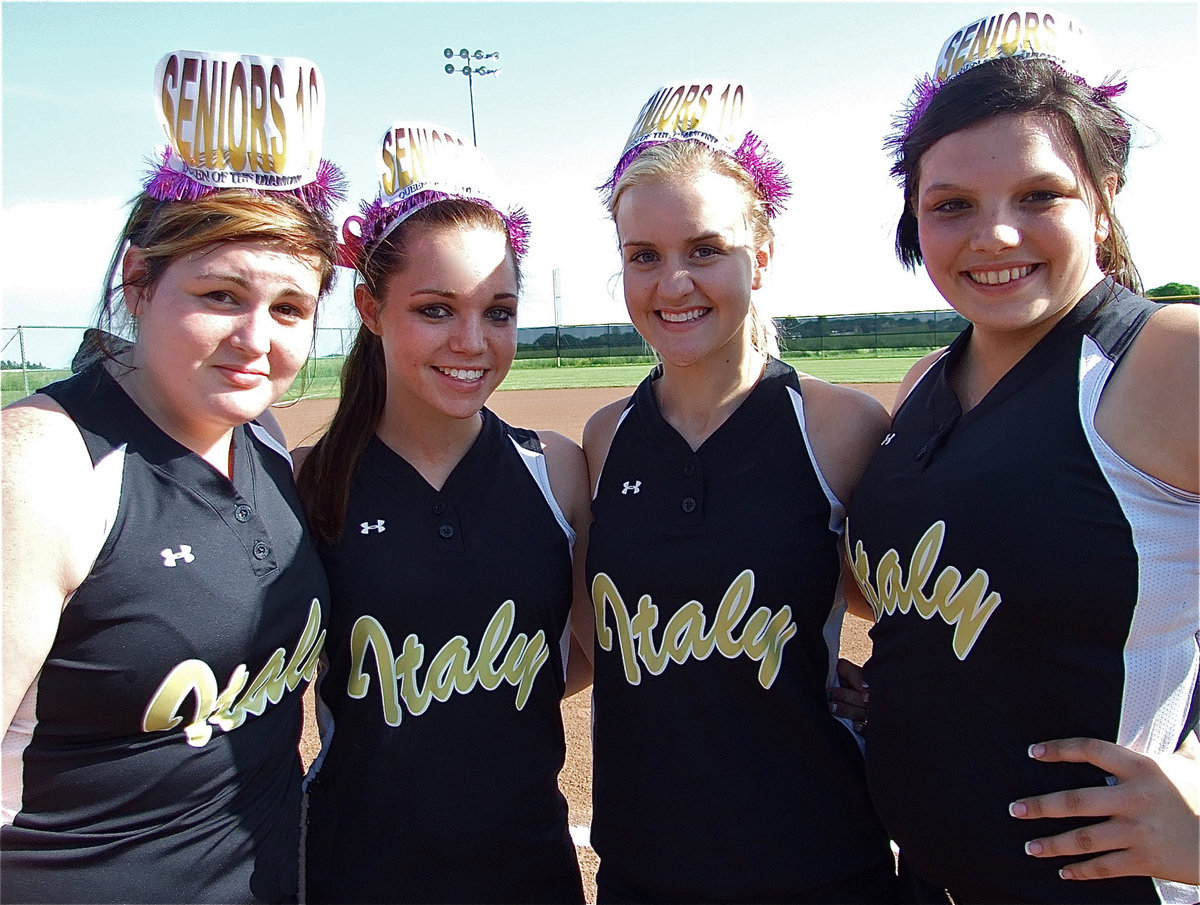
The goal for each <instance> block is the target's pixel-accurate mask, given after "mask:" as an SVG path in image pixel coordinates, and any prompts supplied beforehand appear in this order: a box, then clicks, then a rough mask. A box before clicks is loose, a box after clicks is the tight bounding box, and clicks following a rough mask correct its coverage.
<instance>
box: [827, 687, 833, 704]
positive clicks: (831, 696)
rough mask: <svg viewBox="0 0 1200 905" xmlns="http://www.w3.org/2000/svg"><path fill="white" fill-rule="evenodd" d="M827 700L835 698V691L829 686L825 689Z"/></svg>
mask: <svg viewBox="0 0 1200 905" xmlns="http://www.w3.org/2000/svg"><path fill="white" fill-rule="evenodd" d="M825 700H827V701H832V700H833V692H832V691H831V690H830V689H828V688H826V689H825Z"/></svg>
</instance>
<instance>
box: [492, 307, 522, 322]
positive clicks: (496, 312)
mask: <svg viewBox="0 0 1200 905" xmlns="http://www.w3.org/2000/svg"><path fill="white" fill-rule="evenodd" d="M516 316H517V312H515V311H513V310H512V309H511V308H492V309H491V310H489V311H488V313H487V314H485V315H484V317H486V318H487V319H488V320H492V321H496V322H497V323H501V324H507V323H508V322H509V321H511V320H513V319H514V318H516Z"/></svg>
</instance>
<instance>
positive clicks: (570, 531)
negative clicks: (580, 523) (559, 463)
mask: <svg viewBox="0 0 1200 905" xmlns="http://www.w3.org/2000/svg"><path fill="white" fill-rule="evenodd" d="M509 439H510V440H511V439H512V438H511V437H510V438H509ZM512 444H513V448H514V449H515V450H516V451H517V452H518V453H520V455H521V461H522V462H524V463H525V467H526V468H528V469H529V473H530V474H531V475H533V479H534V480H535V481H536V482H537V485H538V487H539V488H541V491H542V496H544V497H545V498H546V505H547V506H549V507H550V511H551V512H553V513H554V518H555V519H556V520H557V521H558V524H559V527H561V528H562V529H563V533H564V534H566V535H567V540H569V541H570V542H571V549H572V550H574V549H575V529H574V528H572V527H571V523H570V522H568V521H567V517H566V516H565V515H563V511H562V509H560V508H559V506H558V500H556V499H555V498H554V491H553V489H551V487H550V473H549V472H548V471H546V456H545V455H544V454H542V453H535V452H531V451H530V450H528V449H526V448H525V447H524V446H521V445H520V444H519V443H517V442H516V441H515V440H513V441H512Z"/></svg>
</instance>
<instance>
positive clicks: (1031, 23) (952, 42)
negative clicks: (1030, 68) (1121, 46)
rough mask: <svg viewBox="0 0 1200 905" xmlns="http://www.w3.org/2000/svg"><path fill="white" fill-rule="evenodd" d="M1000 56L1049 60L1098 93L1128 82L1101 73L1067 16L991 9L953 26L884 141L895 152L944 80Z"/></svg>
mask: <svg viewBox="0 0 1200 905" xmlns="http://www.w3.org/2000/svg"><path fill="white" fill-rule="evenodd" d="M1002 57H1014V58H1037V59H1045V60H1050V61H1051V62H1052V63H1054V64H1055V65H1056V66H1058V67H1059V69H1061V70H1062V71H1063V72H1064V73H1066V74H1067V75H1069V76H1070V77H1071V78H1073V79H1074V80H1075V81H1076V82H1078V83H1079V84H1081V85H1084V86H1087V87H1089V88H1092V90H1093V91H1094V92H1095V93H1096V94H1097V96H1102V97H1106V98H1113V97H1117V96H1119V95H1120V94H1122V93H1123V92H1124V91H1125V88H1126V83H1125V82H1119V83H1109V82H1106V81H1102V80H1101V79H1100V74H1099V73H1098V72H1097V70H1096V62H1095V56H1094V54H1093V50H1092V46H1091V44H1090V42H1089V41H1088V39H1087V38H1086V36H1085V35H1084V32H1083V28H1082V27H1081V26H1080V24H1079V23H1078V22H1077V21H1076V20H1075V19H1072V18H1071V17H1070V16H1065V15H1059V14H1057V13H1055V12H1053V11H1052V10H1049V9H1038V8H1024V9H1017V10H1010V11H1008V12H1000V13H995V14H994V15H989V16H987V17H985V18H982V19H976V20H975V21H973V22H970V23H969V24H967V25H965V26H963V27H962V28H959V29H957V30H956V31H955V32H954V33H953V34H951V35H950V37H948V38H947V39H946V40H945V42H944V43H943V44H942V49H941V50H940V51H939V52H938V56H937V59H936V60H935V61H934V66H933V69H932V70H931V71H930V72H929V73H928V74H926V75H924V76H922V77H921V78H919V79H918V80H917V83H916V85H915V86H914V88H913V90H912V93H911V94H910V95H909V99H908V102H907V104H906V105H905V108H904V110H903V111H902V112H901V113H900V114H899V115H898V116H896V117H895V120H894V125H895V131H894V132H893V134H892V135H891V136H890V137H889V138H888V139H887V141H886V142H885V145H886V146H887V147H888V148H889V149H891V150H892V151H893V153H896V154H899V153H900V150H901V148H902V147H903V145H904V142H905V140H906V139H907V138H908V135H909V133H910V132H912V130H913V127H915V126H916V124H917V123H918V122H919V121H920V119H921V117H922V116H924V115H925V111H926V110H928V109H929V105H930V103H931V102H932V101H933V98H934V97H935V96H936V95H937V93H938V92H939V91H941V89H942V88H943V87H944V86H945V85H946V83H947V82H949V81H950V80H952V79H953V78H955V77H956V76H959V75H961V74H962V73H964V72H968V71H969V70H971V69H974V68H975V67H976V66H979V65H980V64H982V63H987V62H989V61H991V60H996V59H1000V58H1002ZM1089 80H1090V81H1089ZM1093 85H1094V86H1095V87H1093Z"/></svg>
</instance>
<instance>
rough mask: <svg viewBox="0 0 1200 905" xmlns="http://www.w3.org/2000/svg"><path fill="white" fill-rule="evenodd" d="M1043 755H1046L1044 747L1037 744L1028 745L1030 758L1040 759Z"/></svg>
mask: <svg viewBox="0 0 1200 905" xmlns="http://www.w3.org/2000/svg"><path fill="white" fill-rule="evenodd" d="M1045 753H1046V746H1045V745H1040V744H1039V745H1030V746H1029V756H1030V757H1042V756H1044V755H1045Z"/></svg>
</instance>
